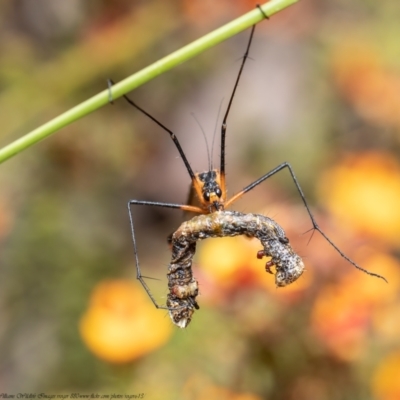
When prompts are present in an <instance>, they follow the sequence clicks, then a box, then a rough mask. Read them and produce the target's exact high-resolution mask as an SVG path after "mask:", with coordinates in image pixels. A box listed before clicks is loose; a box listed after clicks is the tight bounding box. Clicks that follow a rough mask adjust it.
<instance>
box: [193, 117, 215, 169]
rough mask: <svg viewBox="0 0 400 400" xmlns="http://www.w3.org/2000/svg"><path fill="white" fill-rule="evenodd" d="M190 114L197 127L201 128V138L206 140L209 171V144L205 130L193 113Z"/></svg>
mask: <svg viewBox="0 0 400 400" xmlns="http://www.w3.org/2000/svg"><path fill="white" fill-rule="evenodd" d="M190 115H191V116H192V117H193V118H194V120H195V121H196V122H197V125H198V126H199V128H200V130H201V133H202V134H203V138H204V141H205V142H206V148H207V157H208V167H209V168H210V171H211V158H210V148H209V146H208V140H207V136H206V134H205V132H204V129H203V127H202V126H201V124H200V122H199V120H198V119H197V118H196V115H195V113H193V112H191V113H190Z"/></svg>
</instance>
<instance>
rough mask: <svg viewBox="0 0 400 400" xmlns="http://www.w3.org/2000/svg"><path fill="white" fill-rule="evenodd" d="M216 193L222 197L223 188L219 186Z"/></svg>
mask: <svg viewBox="0 0 400 400" xmlns="http://www.w3.org/2000/svg"><path fill="white" fill-rule="evenodd" d="M215 194H216V195H217V196H218V197H221V196H222V190H221V189H220V188H217V189H216V191H215Z"/></svg>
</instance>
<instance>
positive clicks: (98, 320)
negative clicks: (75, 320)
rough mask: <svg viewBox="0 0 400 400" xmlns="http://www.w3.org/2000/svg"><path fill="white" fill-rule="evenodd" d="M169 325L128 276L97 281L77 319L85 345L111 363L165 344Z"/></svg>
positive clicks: (127, 359)
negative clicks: (85, 309)
mask: <svg viewBox="0 0 400 400" xmlns="http://www.w3.org/2000/svg"><path fill="white" fill-rule="evenodd" d="M171 332H172V325H171V324H170V323H169V321H168V320H167V319H166V318H164V316H163V315H162V314H160V313H159V310H157V309H156V308H155V307H154V306H153V304H152V303H151V302H150V301H149V300H148V299H147V298H146V295H145V293H144V292H143V288H141V287H139V285H137V284H135V283H133V282H131V281H128V280H109V281H104V282H101V283H99V284H98V285H97V287H96V288H95V289H94V291H93V293H92V296H91V299H90V304H89V308H88V310H87V311H86V313H85V314H84V315H83V316H82V319H81V321H80V333H81V336H82V339H83V341H84V342H85V344H86V345H87V347H88V348H89V349H90V350H91V351H92V352H93V353H94V354H96V356H98V357H99V358H102V359H103V360H106V361H109V362H112V363H126V362H130V361H132V360H135V359H136V358H138V357H141V356H143V355H145V354H147V353H150V352H151V351H153V350H155V349H157V348H159V347H160V346H162V345H163V344H165V343H166V342H167V341H168V339H169V338H170V336H171Z"/></svg>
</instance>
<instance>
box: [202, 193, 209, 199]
mask: <svg viewBox="0 0 400 400" xmlns="http://www.w3.org/2000/svg"><path fill="white" fill-rule="evenodd" d="M203 197H204V200H205V201H210V193H209V192H204V194H203Z"/></svg>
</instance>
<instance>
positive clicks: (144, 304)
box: [0, 0, 400, 400]
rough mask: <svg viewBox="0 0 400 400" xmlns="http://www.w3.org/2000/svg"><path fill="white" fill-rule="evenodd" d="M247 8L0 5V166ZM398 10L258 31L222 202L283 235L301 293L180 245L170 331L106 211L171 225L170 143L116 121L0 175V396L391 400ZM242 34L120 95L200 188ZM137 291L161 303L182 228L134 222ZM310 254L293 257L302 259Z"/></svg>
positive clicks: (399, 277) (388, 1)
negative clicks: (110, 83) (15, 147)
mask: <svg viewBox="0 0 400 400" xmlns="http://www.w3.org/2000/svg"><path fill="white" fill-rule="evenodd" d="M255 5H256V2H255V1H248V0H247V1H245V0H242V1H236V2H232V1H228V0H223V1H219V2H218V3H216V2H212V1H204V0H179V1H175V2H163V1H161V0H153V1H148V2H142V1H128V0H114V1H113V2H107V1H99V0H98V1H80V0H70V1H68V2H61V1H58V2H55V1H52V0H36V1H35V2H32V1H29V0H18V1H14V2H2V3H1V4H0V21H1V24H0V32H1V34H0V47H1V48H0V51H1V55H2V57H1V59H0V84H1V86H0V110H1V125H2V129H1V136H0V141H1V143H0V146H4V145H6V144H8V143H9V142H11V141H12V140H15V139H16V138H18V137H20V136H22V135H23V134H25V133H27V132H28V131H30V130H32V129H34V128H36V127H38V126H39V125H41V124H43V123H45V122H47V121H48V120H49V119H51V118H53V117H56V116H57V115H59V114H60V113H62V112H64V111H66V110H68V109H69V108H71V107H73V106H74V105H76V104H78V103H80V102H82V101H84V100H86V99H87V98H89V97H91V96H93V95H95V94H96V93H98V92H100V91H102V90H104V89H105V88H106V85H107V78H112V79H113V80H114V81H119V80H121V79H123V78H125V77H126V76H128V75H130V74H132V73H133V72H135V71H137V70H140V69H141V68H143V67H145V66H147V65H148V64H150V63H152V62H154V61H156V60H158V59H159V58H161V57H163V56H165V55H168V54H169V53H170V52H172V51H174V50H176V49H178V48H180V47H182V46H183V45H185V44H187V43H190V42H191V41H193V40H195V39H196V38H198V37H200V36H202V35H204V34H206V33H208V32H210V31H211V30H213V29H216V28H217V27H219V26H221V25H223V24H224V23H227V22H229V21H230V20H231V19H233V18H235V17H238V16H240V15H241V14H242V13H244V12H246V11H249V10H251V9H253V8H254V7H255ZM399 16H400V5H399V3H398V2H395V1H392V0H384V1H381V2H373V1H365V0H354V1H352V2H351V3H350V2H347V1H343V0H333V1H331V2H329V3H326V4H321V2H318V1H316V0H310V1H305V0H303V1H301V2H299V3H298V4H296V5H294V6H292V7H290V8H289V9H286V10H284V11H283V12H281V13H279V14H277V15H275V16H273V17H272V18H271V19H270V20H269V21H263V22H262V23H260V24H259V25H258V26H257V29H256V32H255V36H254V41H253V45H252V48H251V50H250V56H251V60H249V61H248V63H247V65H246V67H245V70H244V73H243V76H242V79H241V82H240V85H239V88H238V91H237V94H236V97H235V99H234V103H233V106H232V110H231V113H230V116H229V119H228V131H227V153H226V157H227V182H228V189H229V195H232V194H234V193H236V192H237V191H239V190H240V189H241V188H243V187H244V186H246V185H247V184H249V183H250V182H252V181H254V180H255V179H257V178H259V177H260V176H261V175H263V174H265V173H266V172H267V171H269V170H271V169H273V168H274V167H276V166H277V165H278V164H280V163H282V162H284V161H287V162H289V163H290V164H291V165H292V167H293V169H294V171H295V173H296V174H297V178H298V180H299V182H300V184H301V186H302V188H303V191H304V192H305V195H306V198H307V201H308V202H309V204H310V206H311V208H312V210H313V213H314V216H315V218H316V220H317V222H318V223H319V224H320V226H321V228H322V229H323V230H324V232H325V233H326V234H327V235H328V236H329V237H330V238H331V239H332V240H333V242H334V243H336V244H337V245H338V246H339V247H340V248H341V249H342V251H343V252H344V253H345V254H346V255H347V256H349V257H350V258H351V259H353V260H354V261H356V262H357V263H358V264H359V265H360V266H362V267H363V268H365V269H368V270H369V271H372V272H374V273H378V274H381V275H383V276H385V278H386V279H387V280H388V282H389V283H388V284H386V283H385V282H384V281H382V280H379V279H377V278H374V277H371V276H368V275H366V274H364V273H362V272H361V271H358V270H356V269H355V268H354V267H353V266H352V265H351V264H349V263H348V262H347V261H346V260H344V259H343V258H342V257H340V255H339V254H338V253H337V252H336V251H335V250H334V249H333V248H332V247H331V246H329V244H328V243H327V242H326V241H325V240H324V239H323V238H322V237H321V236H320V235H319V234H318V232H316V233H315V234H314V235H311V232H308V233H305V232H307V231H308V230H309V229H310V228H311V222H310V220H309V217H308V215H307V213H306V210H305V208H304V206H303V204H302V202H301V199H300V197H299V195H298V193H297V192H296V188H295V186H294V184H293V182H292V180H291V178H290V175H289V173H288V171H285V172H281V173H279V174H278V175H277V176H274V177H273V178H271V179H269V180H267V182H265V183H263V184H262V185H261V186H260V187H258V188H257V189H255V190H254V191H252V192H251V193H249V194H248V195H246V196H245V197H244V198H243V199H241V200H240V201H238V202H237V203H235V205H234V207H233V208H234V209H236V210H238V211H242V212H257V213H263V214H265V215H267V216H269V217H272V218H274V219H275V220H276V221H277V222H278V223H279V224H280V225H281V226H282V227H283V228H284V230H285V231H286V234H287V236H288V237H289V239H290V241H291V243H292V246H293V247H294V249H295V250H296V251H297V252H298V253H299V254H300V255H301V256H302V257H303V259H304V262H305V265H306V271H305V273H304V274H303V276H302V277H301V278H300V279H299V280H298V281H297V282H295V283H293V284H292V285H290V286H288V287H286V288H280V289H277V288H275V286H274V277H273V276H271V275H269V274H267V273H266V272H265V269H264V265H265V262H266V260H265V259H264V260H257V259H256V253H257V251H258V250H260V246H259V243H257V242H256V241H253V240H249V239H247V238H242V237H239V238H224V239H214V240H207V241H204V243H201V244H199V245H198V251H197V257H196V259H195V263H194V273H195V276H196V277H197V279H198V280H199V285H200V295H199V297H198V301H199V304H200V307H201V309H200V310H199V311H196V312H195V314H194V317H193V320H192V322H191V324H190V325H189V327H188V328H187V329H186V330H180V329H179V328H177V327H175V326H173V325H172V323H171V322H170V320H169V317H168V315H167V313H166V312H165V311H162V310H156V309H155V308H154V306H153V304H152V303H151V300H150V299H149V298H148V297H147V295H146V293H145V292H144V290H143V288H142V287H141V286H140V285H139V284H138V283H137V282H136V281H135V275H136V270H135V263H134V254H133V246H132V241H131V235H130V227H129V220H128V214H127V209H126V203H127V201H128V200H129V199H140V200H151V201H165V202H175V203H184V202H185V199H186V195H187V191H188V184H189V176H188V174H187V171H186V170H185V168H184V165H183V163H182V160H180V158H179V157H178V153H177V151H176V148H175V147H174V145H173V143H172V142H171V140H170V138H169V136H168V135H167V134H166V132H164V131H163V130H161V129H160V128H159V127H158V126H157V125H155V124H154V123H152V121H150V120H149V119H147V118H146V117H145V116H143V115H142V114H140V113H139V112H138V111H137V110H135V109H134V108H132V107H130V106H129V105H128V104H126V103H125V102H124V101H123V100H118V101H116V102H115V104H114V105H113V106H111V105H110V106H108V107H104V108H102V109H100V110H98V111H96V112H95V113H93V114H91V115H89V116H87V117H86V118H84V119H82V120H79V121H77V122H75V123H74V124H72V125H70V126H68V127H66V128H64V129H63V130H62V131H60V132H58V133H56V134H55V135H53V136H51V137H50V138H48V139H46V140H45V141H43V142H41V143H39V144H37V145H35V146H34V147H32V148H30V149H28V150H27V151H25V152H23V153H21V154H19V155H17V156H16V157H14V158H12V159H11V160H9V161H7V162H6V163H4V164H2V165H1V169H0V183H1V188H2V190H1V193H0V318H1V319H0V321H1V323H0V393H15V394H16V393H25V392H27V393H28V392H31V393H39V392H45V393H56V394H57V393H66V394H68V393H77V392H78V393H89V394H91V393H99V394H112V393H117V394H118V393H119V394H130V395H134V394H136V395H140V394H141V393H143V394H144V398H149V399H159V398H160V399H161V398H162V399H164V400H167V399H180V398H182V399H202V398H208V399H214V398H215V399H217V398H218V399H241V400H244V399H248V400H250V399H251V400H256V399H271V400H274V399H276V400H279V399H289V400H290V399H296V400H303V399H304V400H309V399H320V400H325V399H327V400H328V399H329V400H330V399H332V400H336V399H363V400H365V399H367V400H368V399H378V400H394V399H399V398H400V386H399V379H398V376H399V371H400V323H399V318H398V315H399V312H400V295H399V288H400V269H399V268H400V264H399V254H400V252H399V250H400V243H399V239H398V238H399V236H400V235H399V234H400V211H399V210H400V207H399V204H400V162H399V154H400V140H399V138H400V117H399V116H400V58H399V54H400V45H399V43H398V37H399V36H400V25H399V24H398V20H399ZM249 33H250V31H247V32H243V33H242V34H240V35H237V36H236V37H234V38H232V39H230V40H228V41H226V42H224V43H222V44H220V45H218V46H217V47H215V48H213V49H210V50H208V51H206V52H205V53H203V54H202V55H200V56H198V57H196V58H195V59H192V60H190V61H188V62H186V63H185V64H182V65H180V66H179V67H177V68H175V69H173V70H171V71H169V72H167V73H165V74H163V75H162V76H159V77H158V78H156V79H154V80H153V81H151V82H149V83H147V84H146V85H144V86H142V87H141V88H139V89H137V90H136V91H135V92H133V93H131V94H130V97H131V98H132V99H134V100H135V101H136V102H137V103H138V104H139V105H141V106H142V107H143V108H145V109H146V110H147V111H148V112H150V113H151V114H152V115H154V116H155V117H156V118H157V119H159V120H160V121H161V122H162V123H163V124H165V125H166V126H167V127H169V128H170V129H171V130H172V131H173V132H175V133H176V135H177V137H178V138H179V140H180V142H181V144H182V147H183V148H184V150H185V153H186V155H187V157H188V159H189V160H190V162H191V164H192V167H193V169H194V170H196V171H203V170H206V169H207V168H208V161H207V150H206V145H205V142H204V138H203V136H202V134H201V131H200V129H199V127H198V125H197V123H196V122H195V120H194V119H193V117H192V116H191V113H195V115H196V118H197V119H198V120H199V121H200V123H201V125H202V127H203V129H204V130H205V132H206V136H207V139H208V142H209V145H210V147H211V143H212V136H213V132H214V129H215V126H216V124H217V135H216V140H215V145H214V151H213V162H214V166H216V167H217V166H219V155H220V149H219V130H220V128H219V127H220V124H221V118H222V117H221V115H219V116H218V115H217V114H218V108H219V105H220V103H221V101H223V103H222V110H224V109H225V107H226V104H227V101H228V99H229V96H230V93H231V91H232V88H233V83H234V81H235V79H236V75H237V72H238V69H239V66H240V59H241V57H242V56H243V53H244V50H245V47H246V43H247V40H248V36H249ZM133 213H134V221H135V229H136V233H137V239H138V251H139V259H140V263H141V268H142V270H143V274H144V275H146V276H150V277H153V278H156V279H157V280H149V281H148V283H149V286H150V288H151V290H152V292H153V294H154V296H155V297H156V299H157V301H158V302H159V303H160V304H164V303H165V297H166V294H167V292H168V291H167V283H166V271H167V266H168V263H169V257H170V250H169V249H168V246H167V244H166V237H167V235H168V234H170V233H171V232H173V231H174V230H175V229H176V228H177V227H178V226H179V224H180V222H181V221H182V220H183V218H184V216H183V215H182V213H180V212H176V211H171V210H166V209H162V208H159V209H157V208H149V207H147V208H146V207H139V208H138V207H136V208H135V209H133ZM310 239H311V240H310Z"/></svg>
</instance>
